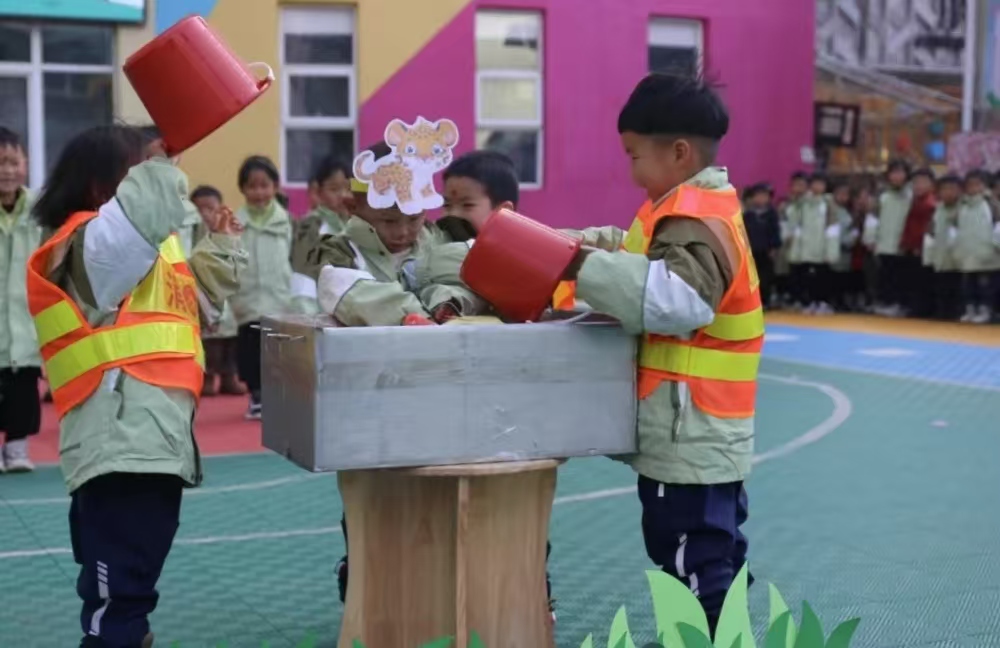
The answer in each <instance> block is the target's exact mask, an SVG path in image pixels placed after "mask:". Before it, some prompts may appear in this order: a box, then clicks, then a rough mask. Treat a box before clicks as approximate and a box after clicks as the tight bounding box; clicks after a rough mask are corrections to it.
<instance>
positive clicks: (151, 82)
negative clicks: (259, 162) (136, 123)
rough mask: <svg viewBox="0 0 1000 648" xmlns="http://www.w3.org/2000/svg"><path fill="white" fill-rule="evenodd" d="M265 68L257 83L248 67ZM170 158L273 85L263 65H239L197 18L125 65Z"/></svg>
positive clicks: (172, 30) (186, 20)
mask: <svg viewBox="0 0 1000 648" xmlns="http://www.w3.org/2000/svg"><path fill="white" fill-rule="evenodd" d="M255 66H260V67H263V68H266V71H267V75H266V76H265V77H264V78H263V79H259V78H258V77H257V76H255V75H254V73H253V72H252V71H251V69H250V68H251V67H255ZM123 70H124V72H125V76H126V77H127V78H128V80H129V83H131V84H132V87H133V88H135V92H136V94H137V95H139V99H140V100H142V104H143V105H144V106H145V107H146V110H147V111H148V112H149V116H150V117H151V118H152V120H153V123H155V124H156V126H157V128H159V130H160V133H161V135H162V136H163V141H164V143H165V144H166V147H167V151H168V152H169V153H170V155H177V154H178V153H180V152H182V151H184V150H186V149H188V148H190V147H192V146H194V145H195V144H197V143H198V142H200V141H201V140H203V139H205V138H206V137H207V136H208V135H210V134H211V133H212V132H214V131H215V130H217V129H218V128H219V127H220V126H222V125H223V124H225V123H226V122H228V121H229V120H230V119H232V118H233V117H235V116H236V115H237V114H239V113H240V112H241V111H243V110H244V109H245V108H246V107H247V106H249V105H250V104H251V103H253V102H254V101H255V100H256V99H257V98H258V97H260V96H261V95H262V94H263V93H264V91H265V90H267V89H268V87H270V85H271V83H272V82H273V81H274V74H273V72H272V71H271V68H270V67H268V65H267V64H265V63H251V64H249V65H248V64H246V63H244V62H243V61H242V60H241V59H240V58H239V57H238V56H236V54H234V53H233V51H232V50H230V49H229V46H228V45H226V43H225V42H224V41H223V40H222V37H221V36H219V34H218V33H216V31H215V30H214V29H212V28H211V27H210V26H209V24H208V23H207V22H205V20H204V19H203V18H202V17H201V16H189V17H187V18H184V19H183V20H181V21H180V22H178V23H177V24H175V25H174V26H172V27H171V28H170V29H168V30H166V31H165V32H163V33H162V34H160V35H159V36H157V37H156V38H154V39H153V40H151V41H150V42H149V43H147V44H146V45H145V46H143V47H142V49H140V50H139V51H138V52H136V53H135V54H133V55H132V56H130V57H129V58H128V60H127V61H125V65H124V66H123Z"/></svg>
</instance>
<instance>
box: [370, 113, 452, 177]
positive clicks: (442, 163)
mask: <svg viewBox="0 0 1000 648" xmlns="http://www.w3.org/2000/svg"><path fill="white" fill-rule="evenodd" d="M385 143H386V144H388V145H389V146H391V147H392V148H393V149H395V151H396V155H398V156H399V157H400V159H401V160H402V161H403V163H404V164H405V165H406V166H407V167H409V168H411V169H414V170H416V169H420V171H423V172H424V173H431V174H434V173H437V172H439V171H442V170H444V169H445V168H446V167H447V166H448V165H449V164H451V161H452V157H453V155H452V149H453V148H455V145H456V144H458V127H457V126H456V125H455V122H453V121H451V120H450V119H442V120H440V121H438V122H436V123H432V122H429V121H427V120H426V119H424V118H423V117H420V118H418V119H417V122H416V123H415V124H414V125H413V126H407V125H406V124H405V123H403V122H402V120H399V119H394V120H392V121H391V122H389V125H388V127H386V129H385Z"/></svg>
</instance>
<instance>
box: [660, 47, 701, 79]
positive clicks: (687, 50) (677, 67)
mask: <svg viewBox="0 0 1000 648" xmlns="http://www.w3.org/2000/svg"><path fill="white" fill-rule="evenodd" d="M649 71H650V72H661V73H663V74H681V75H694V74H697V72H698V50H696V49H694V48H692V47H667V46H664V45H651V46H650V47H649Z"/></svg>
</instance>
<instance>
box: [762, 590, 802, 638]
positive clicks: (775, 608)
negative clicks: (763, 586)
mask: <svg viewBox="0 0 1000 648" xmlns="http://www.w3.org/2000/svg"><path fill="white" fill-rule="evenodd" d="M768 597H769V598H770V600H771V603H770V605H771V618H770V619H769V620H768V624H767V627H769V628H770V627H772V626H773V625H774V624H775V622H776V621H777V620H778V618H779V617H780V616H781V615H782V614H784V613H785V612H788V626H787V628H788V629H787V630H786V632H787V633H788V634H787V637H786V639H785V643H783V644H781V648H792V647H793V646H794V645H795V634H796V633H795V619H793V618H792V613H791V610H789V609H788V604H787V603H785V599H783V598H782V597H781V592H779V591H778V588H777V587H775V586H774V583H769V584H768Z"/></svg>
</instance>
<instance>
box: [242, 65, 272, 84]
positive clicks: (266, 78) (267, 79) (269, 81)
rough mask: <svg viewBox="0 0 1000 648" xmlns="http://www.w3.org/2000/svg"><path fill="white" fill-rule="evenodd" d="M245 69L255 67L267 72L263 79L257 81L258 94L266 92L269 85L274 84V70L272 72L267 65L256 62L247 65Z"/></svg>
mask: <svg viewBox="0 0 1000 648" xmlns="http://www.w3.org/2000/svg"><path fill="white" fill-rule="evenodd" d="M247 67H248V68H250V69H253V68H255V67H257V68H261V67H262V68H264V69H265V70H267V74H266V75H264V78H263V79H259V80H258V81H257V90H259V91H260V92H263V91H264V90H267V89H268V88H269V87H271V84H272V83H274V70H272V69H271V66H270V65H268V64H267V63H263V62H261V61H257V62H254V63H248V64H247Z"/></svg>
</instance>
